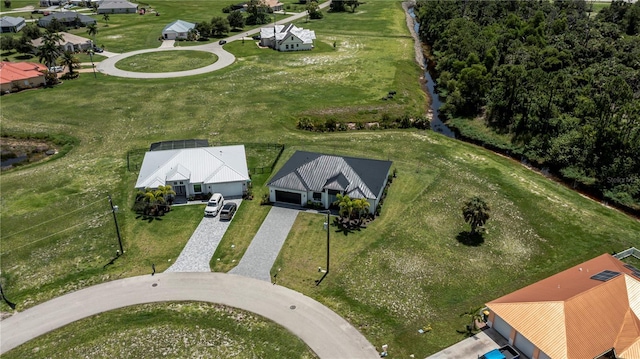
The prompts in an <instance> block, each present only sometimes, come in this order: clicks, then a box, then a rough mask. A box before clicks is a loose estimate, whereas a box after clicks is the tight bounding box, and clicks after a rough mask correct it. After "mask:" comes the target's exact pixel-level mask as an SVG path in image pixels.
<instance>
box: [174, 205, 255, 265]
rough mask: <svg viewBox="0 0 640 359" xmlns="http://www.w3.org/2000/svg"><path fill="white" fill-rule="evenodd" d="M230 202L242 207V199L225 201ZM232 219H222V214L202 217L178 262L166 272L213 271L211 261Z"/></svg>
mask: <svg viewBox="0 0 640 359" xmlns="http://www.w3.org/2000/svg"><path fill="white" fill-rule="evenodd" d="M229 202H234V203H235V204H237V205H238V207H240V204H241V203H242V200H241V199H232V200H226V201H225V203H229ZM231 221H233V219H232V220H231ZM231 221H221V220H220V216H216V217H204V218H202V221H200V224H199V225H198V227H197V228H196V230H195V231H194V232H193V234H192V235H191V238H189V241H188V242H187V244H186V245H185V246H184V249H183V250H182V252H180V256H178V259H176V262H175V263H173V264H172V265H171V267H169V268H167V270H166V271H165V272H211V267H210V266H209V262H210V261H211V257H213V253H215V252H216V248H218V244H220V241H221V240H222V237H223V236H224V234H225V233H226V232H227V228H229V225H230V224H231Z"/></svg>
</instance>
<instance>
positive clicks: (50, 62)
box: [37, 31, 62, 68]
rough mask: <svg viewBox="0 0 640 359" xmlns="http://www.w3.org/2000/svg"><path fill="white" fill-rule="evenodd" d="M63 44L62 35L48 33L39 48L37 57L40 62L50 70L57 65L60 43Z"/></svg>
mask: <svg viewBox="0 0 640 359" xmlns="http://www.w3.org/2000/svg"><path fill="white" fill-rule="evenodd" d="M60 42H62V35H60V34H59V33H57V32H51V31H47V32H46V33H45V34H44V35H43V36H42V44H41V45H40V47H38V50H37V55H38V58H39V61H40V62H43V61H44V63H45V65H47V67H48V68H51V67H52V66H54V65H55V64H56V60H58V57H60V54H61V52H60V48H59V47H58V46H59V45H58V44H59V43H60Z"/></svg>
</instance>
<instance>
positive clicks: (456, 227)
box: [0, 1, 640, 357]
mask: <svg viewBox="0 0 640 359" xmlns="http://www.w3.org/2000/svg"><path fill="white" fill-rule="evenodd" d="M14 2H15V1H14ZM192 3H193V6H194V7H193V8H194V9H196V10H195V11H197V9H199V6H204V5H201V4H202V3H205V2H196V1H193V2H184V3H181V4H184V5H183V7H184V11H187V9H190V5H191V4H192ZM207 3H209V2H207ZM210 3H212V4H216V5H215V6H218V5H220V4H222V3H219V2H217V1H215V2H210ZM153 5H154V7H157V8H158V9H160V8H161V6H165V5H166V6H169V5H168V2H167V4H165V2H158V3H157V4H153ZM224 5H226V3H224ZM220 6H222V5H220ZM14 7H15V6H14ZM167 9H169V7H167ZM181 9H182V8H181ZM159 11H160V12H161V13H162V15H161V16H160V17H157V18H163V17H164V20H165V21H166V20H168V19H167V17H168V16H167V14H168V13H170V11H169V10H166V11H165V12H164V13H163V11H164V10H159ZM167 11H169V12H167ZM180 11H183V10H180ZM185 14H186V13H185ZM178 15H179V16H183V15H182V13H178V12H177V10H176V16H178ZM198 15H199V14H198ZM122 16H130V15H122ZM136 16H137V15H136ZM193 16H194V17H195V16H196V15H193ZM134 17H135V16H134ZM210 17H212V15H207V16H206V19H208V18H210ZM117 18H118V16H112V19H111V20H110V21H109V24H110V25H109V27H108V28H107V29H109V30H111V29H112V28H114V29H118V28H120V29H122V31H123V36H124V35H125V34H129V32H128V31H124V29H126V28H127V27H128V26H129V27H134V25H131V24H127V23H126V21H137V20H131V19H130V20H126V19H125V20H118V19H117ZM135 18H136V19H137V17H135ZM141 18H145V17H144V16H142V17H141ZM184 19H185V20H189V19H188V18H184ZM114 21H115V22H116V23H117V22H118V21H123V24H122V26H119V27H116V25H115V24H114V25H113V26H112V23H113V22H114ZM299 25H300V26H303V27H305V28H312V29H314V30H315V31H316V34H317V36H318V40H317V42H316V50H318V51H316V50H314V51H311V52H301V53H278V52H273V51H269V50H260V49H258V48H257V47H256V46H255V44H254V43H252V42H249V41H247V42H245V44H242V43H241V42H233V43H229V44H227V45H225V49H227V50H228V51H231V52H232V53H234V54H235V55H236V57H237V61H236V63H235V64H233V65H232V66H230V67H228V68H225V69H223V70H220V71H217V72H215V73H211V74H208V75H203V76H198V77H189V78H182V79H169V80H134V79H122V78H115V77H110V76H104V75H101V74H98V78H97V79H94V78H93V75H92V74H82V75H81V76H80V78H79V79H77V80H72V81H65V83H64V84H63V85H61V86H58V87H55V88H53V89H43V90H35V91H27V92H23V93H18V94H12V95H9V96H3V97H2V99H1V101H2V113H1V116H2V117H1V120H2V131H3V133H5V134H11V133H24V132H27V133H64V134H69V135H72V136H74V137H76V138H78V139H79V140H80V144H79V145H78V146H76V147H75V148H74V149H73V150H72V151H71V152H70V153H68V154H67V155H66V156H65V157H63V158H60V159H58V160H55V161H50V162H48V163H45V164H41V165H31V166H27V167H24V168H21V169H19V170H15V171H10V172H3V173H2V175H1V178H0V180H1V184H2V187H1V191H2V193H1V194H2V197H1V203H2V206H1V209H0V231H1V236H0V241H1V242H0V244H1V246H0V247H1V248H0V253H1V254H0V261H1V263H0V269H1V277H0V279H1V280H2V284H3V289H4V290H5V294H6V295H7V297H8V298H9V299H10V300H12V301H14V302H17V304H18V309H19V310H23V309H25V308H27V307H29V306H32V305H34V304H37V303H40V302H42V301H45V300H47V299H50V298H52V297H55V296H58V295H61V294H64V293H67V292H70V291H72V290H76V289H79V288H82V287H86V286H88V285H92V284H95V283H99V282H103V281H107V280H113V279H116V278H122V277H127V276H133V275H138V274H144V273H150V271H151V264H152V263H155V265H156V269H157V270H158V271H163V270H165V269H166V268H168V266H169V265H170V264H171V263H173V261H174V260H175V258H177V256H178V254H179V253H180V251H181V249H182V248H183V246H184V244H185V243H186V241H187V240H188V239H189V237H190V235H191V233H192V232H193V230H194V229H195V227H196V226H197V225H198V223H199V222H200V220H201V218H202V208H203V206H190V207H174V210H173V211H172V212H170V213H169V214H167V215H166V216H164V217H161V219H158V220H153V221H151V222H149V221H143V220H142V219H140V218H136V214H135V213H133V212H132V211H131V210H130V208H131V205H132V204H133V198H134V196H135V191H134V189H133V185H134V184H135V180H136V178H137V173H135V172H134V171H131V172H130V171H128V170H127V167H126V153H127V151H129V150H132V149H139V148H147V147H148V146H149V144H150V143H152V142H156V141H165V140H172V139H187V138H205V139H208V140H209V141H210V142H211V143H215V142H265V143H285V144H286V145H287V147H286V150H285V152H284V154H283V156H282V158H281V160H280V162H279V163H278V166H277V168H279V166H282V164H283V163H284V161H286V159H287V158H288V157H289V156H290V155H291V154H292V153H293V152H294V151H295V150H297V149H300V150H307V151H319V152H324V153H333V154H341V155H349V156H362V157H369V158H378V159H385V160H386V159H389V160H392V161H393V162H394V168H396V169H397V170H398V177H397V178H396V179H395V180H394V182H393V184H392V186H391V189H390V191H389V197H388V198H387V200H386V203H385V205H384V208H383V210H382V216H381V217H379V218H378V219H376V221H374V222H373V223H372V224H370V225H369V227H368V228H366V229H364V230H361V231H356V232H353V233H348V234H346V235H345V234H343V233H340V232H334V230H335V229H334V228H333V227H332V232H331V236H332V262H331V265H332V267H331V272H330V274H329V275H328V276H327V278H326V279H325V281H324V282H323V283H322V284H321V286H320V287H315V285H314V280H315V279H318V278H319V273H318V272H317V267H318V266H324V265H325V253H326V248H325V238H326V232H324V231H323V228H322V223H323V222H324V220H325V217H323V216H320V215H311V214H301V215H299V217H298V219H297V221H296V223H295V225H294V228H293V230H292V232H291V233H290V235H289V238H288V240H287V242H286V243H285V245H284V248H283V251H282V252H281V255H280V258H279V259H278V261H277V263H276V264H275V266H274V268H276V267H277V268H281V269H282V270H281V272H280V273H279V275H278V283H279V284H281V285H285V286H288V287H291V288H293V289H295V290H299V291H301V292H303V293H305V294H307V295H310V296H312V297H313V298H316V299H317V300H319V301H321V302H323V303H324V304H326V305H327V306H329V307H330V308H332V309H334V310H335V311H336V312H338V313H339V314H340V315H342V316H344V317H345V318H346V319H347V320H349V321H350V322H351V323H353V324H354V325H355V326H356V327H358V328H359V329H360V330H361V331H362V332H363V333H364V335H365V336H367V338H368V339H369V340H370V341H371V342H372V343H373V344H374V345H377V346H380V345H381V344H385V343H386V344H389V345H390V348H389V351H390V353H392V354H393V355H397V356H399V357H400V356H402V355H404V354H406V355H409V354H415V355H416V356H417V357H420V356H426V355H427V354H430V353H433V352H435V351H437V350H439V349H441V348H443V347H446V346H448V345H450V344H453V343H455V342H456V341H458V340H460V339H462V338H463V336H462V335H460V334H458V333H457V332H456V330H457V329H458V330H461V329H463V326H464V324H466V319H464V318H460V314H462V313H463V312H465V311H467V310H469V309H471V308H472V307H476V306H479V305H482V304H483V303H485V302H486V301H489V300H491V299H493V298H496V297H498V296H500V295H502V294H506V293H508V292H510V291H512V290H515V289H517V288H520V287H522V286H524V285H526V284H529V283H532V282H534V281H536V280H539V279H541V278H544V277H546V276H548V275H551V274H553V273H556V272H558V271H560V270H562V269H564V268H567V267H569V266H571V265H574V264H577V263H579V262H581V261H584V260H586V259H589V258H591V257H593V256H596V255H599V254H601V253H603V252H610V251H620V250H623V249H626V248H628V247H630V246H632V245H636V246H637V242H636V243H634V241H637V238H638V234H639V233H640V223H639V222H638V221H636V220H634V219H631V218H629V217H626V216H624V215H622V214H620V213H618V212H616V211H614V210H611V209H609V208H606V207H604V206H602V205H600V204H598V203H594V202H592V201H591V200H588V199H585V198H583V197H581V196H580V195H578V194H576V193H574V192H572V191H570V190H568V189H566V188H564V187H563V186H561V185H558V184H556V183H554V182H551V181H549V180H548V179H546V178H544V177H542V176H540V175H538V174H536V173H534V172H532V171H530V170H528V169H526V168H524V167H522V166H520V164H518V163H515V162H513V161H511V160H508V159H505V158H503V157H500V156H497V155H494V154H492V153H490V152H487V151H485V150H483V149H481V148H478V147H475V146H471V145H468V144H465V143H462V142H459V141H455V140H451V139H448V138H444V137H442V136H440V135H437V134H434V133H432V132H429V131H426V132H425V131H414V130H389V131H358V132H342V133H332V134H321V133H309V132H303V131H299V130H297V129H296V128H295V126H296V121H297V119H298V118H299V117H301V116H317V117H324V118H330V117H332V116H333V117H335V118H336V119H340V120H342V119H348V120H353V121H363V122H369V121H377V120H379V119H380V117H381V116H382V115H383V114H391V115H394V114H404V113H408V114H422V113H424V111H425V107H426V103H425V96H424V94H423V93H422V90H421V88H420V84H419V76H420V70H419V68H418V67H417V66H416V65H415V63H414V61H413V58H414V53H413V41H412V39H411V38H410V37H409V35H408V30H407V29H406V24H405V18H404V14H403V12H402V9H401V6H400V3H399V2H392V1H372V2H367V3H366V4H363V5H361V6H360V7H359V8H358V10H357V12H356V13H355V14H351V13H344V14H326V16H325V19H323V20H320V21H314V22H309V23H307V22H305V21H304V20H303V21H301V22H300V23H299ZM102 30H103V28H102V27H101V28H100V31H101V33H102ZM138 30H139V31H140V32H138V34H137V35H135V36H138V37H144V36H146V35H145V32H144V31H142V30H141V29H138ZM105 31H106V30H105ZM118 31H120V30H118ZM132 31H133V33H135V32H136V30H132ZM147 31H148V33H149V38H153V36H151V33H154V31H155V30H153V31H151V30H147ZM100 36H101V35H100V33H99V35H98V37H99V38H100ZM127 36H128V35H127ZM154 36H156V37H157V35H154ZM105 41H106V39H105ZM334 42H335V43H336V47H335V48H334V47H333V43H334ZM141 43H142V45H144V41H141ZM114 44H115V41H114ZM142 45H140V44H139V43H137V42H136V44H135V45H133V42H131V44H129V45H127V44H123V45H120V46H123V48H125V47H130V48H131V49H134V48H140V47H137V46H142ZM110 46H115V45H108V46H107V48H109V47H110ZM154 46H157V44H156V45H154ZM142 48H144V46H142ZM114 51H116V50H114ZM118 51H123V50H118ZM389 90H396V91H397V92H398V95H396V98H395V99H394V100H393V101H384V102H383V101H380V97H381V96H383V95H384V94H386V93H387V91H389ZM269 158H271V157H270V156H264V158H263V159H262V160H254V161H255V162H267V163H263V164H258V163H256V164H255V165H251V164H250V167H252V166H267V165H269V164H270V163H269ZM277 168H276V170H277ZM266 179H267V178H266V175H262V176H257V177H254V195H255V197H256V199H254V200H253V201H244V203H243V204H242V205H241V207H240V209H239V211H238V213H237V215H236V217H235V219H234V221H233V222H232V224H231V226H230V228H229V230H228V232H227V233H226V235H225V237H224V239H223V241H222V243H221V244H220V247H219V250H218V252H216V254H215V255H214V258H221V260H220V263H219V264H218V263H216V264H215V265H214V266H213V268H214V270H220V271H226V270H228V269H230V268H231V267H232V266H233V263H234V262H233V260H234V259H235V260H236V262H235V263H237V261H238V260H239V259H240V258H241V255H242V253H243V252H244V250H245V249H246V247H247V246H248V244H249V242H250V240H251V238H253V235H255V232H256V231H257V230H258V228H259V226H260V224H261V221H262V219H264V217H265V216H266V214H267V212H268V210H269V207H264V206H260V205H259V203H258V202H259V198H260V196H261V194H262V193H266V189H265V188H264V186H262V184H263V183H264V182H265V180H266ZM109 193H110V194H112V196H113V200H114V204H117V205H119V207H120V209H121V210H120V211H119V213H118V214H117V216H118V222H119V224H120V228H121V232H122V236H123V242H124V247H125V252H126V253H125V255H124V256H122V257H120V258H119V259H117V260H115V261H114V262H113V264H109V265H106V264H108V263H110V261H111V259H113V257H114V255H115V251H116V249H117V248H118V244H117V238H116V235H115V227H114V223H113V219H112V216H111V211H110V207H109V204H108V201H107V197H106V196H107V194H109ZM473 195H481V196H483V197H485V199H486V200H487V202H488V203H489V205H490V206H491V208H492V219H491V220H490V221H489V225H488V233H487V234H486V235H485V243H483V244H482V245H480V246H477V247H468V246H465V245H462V244H460V243H459V242H458V241H457V240H456V236H457V235H458V234H459V233H460V232H461V231H463V230H466V229H467V228H466V227H465V225H464V222H463V221H462V217H461V206H462V203H463V202H464V201H465V200H466V199H468V197H470V196H473ZM231 244H234V245H235V249H234V250H233V251H231V250H230V245H231ZM214 260H215V259H214ZM105 265H106V266H105ZM0 305H1V307H0V308H2V310H3V311H7V310H8V307H7V306H6V305H5V304H4V303H2V304H0ZM149 316H151V317H154V315H152V314H149ZM109 320H111V319H109ZM113 320H115V319H113ZM157 320H158V323H161V322H162V320H161V315H158V316H157ZM426 325H431V326H432V328H433V331H431V332H429V333H427V334H424V335H419V334H418V333H417V330H418V329H419V328H421V327H424V326H426ZM190 330H195V329H190ZM124 331H126V329H123V332H124ZM97 335H98V334H96V336H97ZM102 338H103V339H96V340H97V341H104V342H105V343H106V342H108V338H106V337H102ZM285 357H289V356H285ZM294 357H296V356H294Z"/></svg>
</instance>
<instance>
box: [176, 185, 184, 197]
mask: <svg viewBox="0 0 640 359" xmlns="http://www.w3.org/2000/svg"><path fill="white" fill-rule="evenodd" d="M173 190H174V191H176V195H177V196H184V195H185V194H186V189H185V186H175V188H174V189H173Z"/></svg>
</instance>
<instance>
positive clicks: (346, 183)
mask: <svg viewBox="0 0 640 359" xmlns="http://www.w3.org/2000/svg"><path fill="white" fill-rule="evenodd" d="M391 164H392V162H391V161H380V160H372V159H366V158H355V157H341V156H332V155H324V154H320V153H314V152H304V151H296V153H294V154H293V156H291V158H290V159H289V160H288V161H287V162H286V163H285V164H284V166H282V168H281V169H280V170H279V171H278V172H277V173H276V174H275V175H274V176H273V178H272V179H271V181H270V182H269V183H268V184H267V186H268V187H269V198H270V200H271V202H281V203H289V204H295V205H300V206H304V205H306V204H307V203H308V202H311V203H318V204H321V205H322V207H324V208H329V207H330V206H331V205H332V204H333V203H334V202H335V201H336V196H337V195H338V194H339V193H340V194H342V195H348V196H349V197H350V198H366V199H367V201H368V202H369V204H370V206H369V212H370V213H375V210H376V208H377V206H378V204H379V203H380V198H381V197H382V192H383V191H384V188H385V186H386V184H387V181H388V178H389V174H390V170H391Z"/></svg>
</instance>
